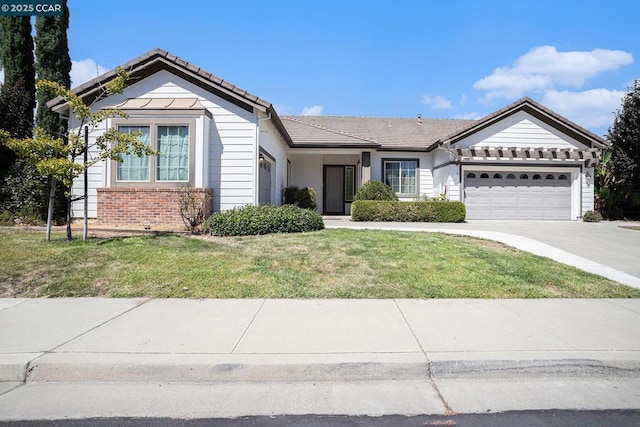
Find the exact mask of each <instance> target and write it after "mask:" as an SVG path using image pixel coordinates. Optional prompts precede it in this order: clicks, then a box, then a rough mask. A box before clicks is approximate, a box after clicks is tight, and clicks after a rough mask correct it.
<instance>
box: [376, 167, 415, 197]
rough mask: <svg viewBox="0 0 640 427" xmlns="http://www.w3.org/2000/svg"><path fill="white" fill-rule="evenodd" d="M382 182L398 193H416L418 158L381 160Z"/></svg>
mask: <svg viewBox="0 0 640 427" xmlns="http://www.w3.org/2000/svg"><path fill="white" fill-rule="evenodd" d="M382 169H383V170H382V176H383V177H384V183H385V184H387V185H389V186H391V188H392V189H393V191H395V192H396V193H398V194H407V195H417V194H418V160H400V159H398V160H395V159H394V160H383V162H382Z"/></svg>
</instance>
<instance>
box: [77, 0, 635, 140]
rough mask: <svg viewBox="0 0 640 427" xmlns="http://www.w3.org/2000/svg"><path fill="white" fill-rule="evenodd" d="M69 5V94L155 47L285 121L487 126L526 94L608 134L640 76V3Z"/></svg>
mask: <svg viewBox="0 0 640 427" xmlns="http://www.w3.org/2000/svg"><path fill="white" fill-rule="evenodd" d="M68 4H69V8H70V13H71V23H70V28H69V47H70V51H71V57H72V60H73V61H74V70H73V73H72V78H73V83H74V85H78V84H81V83H82V82H84V81H86V80H88V79H90V78H93V77H95V76H96V75H97V73H98V72H99V71H104V70H106V69H111V68H113V67H115V66H117V65H121V64H124V63H125V62H127V61H129V60H131V59H133V58H135V57H137V56H139V55H141V54H143V53H145V52H147V51H148V50H150V49H153V48H155V47H160V48H162V49H165V50H168V51H169V52H171V53H173V54H175V55H177V56H180V57H182V58H184V59H186V60H188V61H190V62H192V63H195V64H196V65H198V66H200V67H202V68H204V69H206V70H208V71H210V72H212V73H214V74H216V75H218V76H220V77H222V78H224V79H226V80H229V81H231V82H233V83H235V84H236V85H238V86H240V87H242V88H243V89H246V90H248V91H249V92H252V93H254V94H255V95H258V96H260V97H261V98H263V99H266V100H267V101H269V102H272V103H273V104H274V105H275V107H276V110H277V111H278V113H279V114H281V115H283V114H308V113H311V114H322V115H355V116H385V117H386V116H390V117H415V116H416V115H417V114H418V113H421V114H422V115H423V117H436V118H480V117H482V116H484V115H486V114H489V113H491V112H493V111H495V110H496V109H499V108H502V107H503V106H505V105H507V104H509V103H511V102H513V101H515V100H516V99H518V98H520V97H522V96H529V97H531V98H533V99H535V100H537V101H539V102H541V103H543V104H544V105H546V106H547V107H549V108H551V109H553V110H555V111H557V112H559V113H560V114H563V115H565V116H566V117H567V118H569V119H571V120H574V121H575V122H577V123H578V124H580V125H582V126H584V127H586V128H588V129H590V130H592V131H593V132H595V133H597V134H600V135H602V134H604V133H606V131H607V129H608V127H609V126H610V125H611V123H612V122H613V117H614V116H613V113H614V112H615V111H616V110H617V109H618V108H619V107H620V100H621V98H622V96H623V95H624V93H625V92H626V90H627V88H628V87H629V86H630V85H631V83H632V82H633V80H634V79H640V65H639V64H640V29H639V27H638V24H637V17H638V16H640V2H638V1H637V0H625V1H622V0H608V1H603V0H599V1H593V0H583V1H578V0H576V1H568V0H538V1H535V2H524V1H497V0H483V1H472V0H449V1H442V0H423V1H409V0H407V1H403V0H396V1H376V0H370V1H360V0H342V1H333V0H323V1H308V2H300V1H295V2H294V1H278V0H271V1H261V2H258V1H252V0H241V1H239V0H236V1H212V0H185V1H175V0H174V1H161V0H156V1H134V0H126V1H125V0H109V1H108V2H97V1H88V0H69V1H68Z"/></svg>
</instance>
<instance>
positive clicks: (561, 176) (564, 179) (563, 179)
mask: <svg viewBox="0 0 640 427" xmlns="http://www.w3.org/2000/svg"><path fill="white" fill-rule="evenodd" d="M558 179H559V180H560V181H566V180H567V175H565V174H561V175H560V176H559V177H558Z"/></svg>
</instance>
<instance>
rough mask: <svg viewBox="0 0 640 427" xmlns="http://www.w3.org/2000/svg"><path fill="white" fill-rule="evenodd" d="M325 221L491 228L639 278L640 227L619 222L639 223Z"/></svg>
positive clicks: (333, 223)
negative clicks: (632, 228)
mask: <svg viewBox="0 0 640 427" xmlns="http://www.w3.org/2000/svg"><path fill="white" fill-rule="evenodd" d="M325 224H326V225H327V226H328V227H332V226H350V227H355V228H360V227H362V228H366V227H367V226H369V227H372V226H381V227H385V228H398V229H402V228H411V229H416V228H420V229H425V230H429V229H440V230H441V229H453V230H460V231H464V230H469V231H472V230H473V231H495V232H501V233H507V234H512V235H516V236H522V237H526V238H529V239H534V240H537V241H539V242H542V243H545V244H547V245H550V246H553V247H555V248H558V249H561V250H563V251H566V252H569V253H570V254H573V255H576V256H579V257H581V258H585V259H588V260H590V261H593V262H596V263H599V264H602V265H605V266H607V267H611V268H613V269H615V270H619V271H623V272H625V273H627V274H630V275H632V276H635V277H638V278H640V230H630V229H627V228H622V226H630V225H635V226H640V223H625V222H616V221H612V222H609V221H603V222H599V223H587V222H582V221H479V220H476V221H467V222H465V223H462V224H435V223H390V222H376V223H373V222H351V220H350V219H349V218H348V217H325Z"/></svg>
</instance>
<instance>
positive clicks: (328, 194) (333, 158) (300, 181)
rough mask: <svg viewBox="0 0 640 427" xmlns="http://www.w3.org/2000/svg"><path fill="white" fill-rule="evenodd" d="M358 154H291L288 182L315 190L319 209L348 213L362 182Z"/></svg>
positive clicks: (327, 211)
mask: <svg viewBox="0 0 640 427" xmlns="http://www.w3.org/2000/svg"><path fill="white" fill-rule="evenodd" d="M360 160H361V153H357V154H356V153H354V154H348V155H335V154H292V155H290V156H289V161H290V162H291V168H290V171H291V172H290V176H289V184H290V185H295V186H297V187H311V188H313V189H314V190H315V191H316V198H317V200H316V202H317V204H318V212H320V213H322V214H324V215H349V214H350V212H351V202H352V201H353V196H354V195H355V193H356V191H358V188H359V186H360V185H359V184H360V182H361V175H362V171H361V170H360V164H361V161H360Z"/></svg>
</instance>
